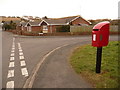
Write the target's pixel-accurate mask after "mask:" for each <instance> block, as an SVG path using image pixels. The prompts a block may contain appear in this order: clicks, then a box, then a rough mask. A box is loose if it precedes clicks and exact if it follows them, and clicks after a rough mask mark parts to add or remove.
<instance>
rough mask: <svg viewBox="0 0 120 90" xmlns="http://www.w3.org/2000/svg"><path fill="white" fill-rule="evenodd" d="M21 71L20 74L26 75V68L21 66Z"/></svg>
mask: <svg viewBox="0 0 120 90" xmlns="http://www.w3.org/2000/svg"><path fill="white" fill-rule="evenodd" d="M21 72H22V75H24V76H25V77H27V76H28V71H27V68H22V69H21Z"/></svg>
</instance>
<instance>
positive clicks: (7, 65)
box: [2, 32, 117, 88]
mask: <svg viewBox="0 0 120 90" xmlns="http://www.w3.org/2000/svg"><path fill="white" fill-rule="evenodd" d="M111 39H113V40H116V39H117V36H112V38H111ZM86 43H91V36H74V37H73V36H72V37H71V36H67V37H66V36H59V37H58V36H44V37H26V36H25V37H24V36H22V37H21V36H17V35H14V34H12V33H9V32H2V87H3V88H22V87H27V86H28V85H27V84H29V85H30V87H35V88H42V87H55V88H57V87H87V86H85V85H83V84H82V86H80V83H79V77H78V76H77V75H76V74H75V73H74V71H73V70H72V69H70V68H71V67H70V65H69V63H68V62H67V61H65V60H64V59H65V57H64V56H67V55H68V53H65V54H64V50H65V52H69V50H72V48H73V47H74V46H76V45H82V44H86ZM59 50H60V51H59ZM62 55H63V56H62ZM45 56H46V57H45ZM53 58H54V59H53ZM43 59H44V62H43V63H42V64H41V68H38V66H37V65H38V64H39V62H42V60H43ZM60 60H61V61H60ZM59 61H60V62H59ZM56 66H57V67H56ZM36 67H37V69H38V72H36V73H35V72H34V71H36V70H35V69H36ZM60 67H63V69H64V70H63V69H62V68H60ZM56 68H59V70H58V69H57V71H56ZM62 70H63V72H62ZM48 71H49V72H48ZM58 71H59V72H58ZM51 72H52V73H51ZM60 72H62V73H60ZM55 73H56V74H55ZM68 74H69V75H70V74H71V76H72V74H73V77H71V76H68ZM33 75H35V76H36V75H37V76H36V77H35V82H34V80H30V82H31V83H28V82H27V81H29V79H30V78H31V77H32V76H33ZM54 75H55V77H54ZM64 75H65V76H64ZM38 76H39V77H38ZM74 76H75V77H74ZM58 77H59V78H58ZM57 78H58V80H57ZM81 79H82V78H80V80H81ZM39 81H40V82H39ZM51 81H52V82H51ZM54 81H55V82H54ZM71 81H73V82H72V83H70V82H71ZM49 82H50V83H51V85H50V84H48V83H49ZM77 82H78V84H76V83H77ZM83 82H84V83H86V82H85V81H84V80H83ZM66 83H67V84H66ZM75 84H76V85H75ZM86 84H88V83H86ZM89 86H90V85H89V84H88V87H89Z"/></svg>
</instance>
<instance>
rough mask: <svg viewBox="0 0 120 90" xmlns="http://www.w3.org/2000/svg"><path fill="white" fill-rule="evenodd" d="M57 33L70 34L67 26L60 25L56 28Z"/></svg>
mask: <svg viewBox="0 0 120 90" xmlns="http://www.w3.org/2000/svg"><path fill="white" fill-rule="evenodd" d="M56 31H57V32H70V26H69V25H62V26H59V27H57V28H56Z"/></svg>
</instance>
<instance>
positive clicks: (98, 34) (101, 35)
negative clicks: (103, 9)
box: [92, 21, 110, 47]
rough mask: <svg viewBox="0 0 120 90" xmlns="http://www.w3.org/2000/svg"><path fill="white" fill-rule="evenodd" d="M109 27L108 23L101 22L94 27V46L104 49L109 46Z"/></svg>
mask: <svg viewBox="0 0 120 90" xmlns="http://www.w3.org/2000/svg"><path fill="white" fill-rule="evenodd" d="M109 26H110V23H109V22H108V21H105V22H100V23H98V24H96V25H95V26H94V27H93V31H92V46H94V47H102V46H107V45H108V42H109Z"/></svg>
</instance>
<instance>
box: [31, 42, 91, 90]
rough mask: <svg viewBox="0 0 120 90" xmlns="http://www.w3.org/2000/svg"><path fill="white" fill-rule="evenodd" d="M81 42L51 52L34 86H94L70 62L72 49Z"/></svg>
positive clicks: (39, 71)
mask: <svg viewBox="0 0 120 90" xmlns="http://www.w3.org/2000/svg"><path fill="white" fill-rule="evenodd" d="M82 43H84V44H88V42H81V43H76V44H72V45H67V46H65V47H62V48H60V49H58V50H56V51H55V52H53V53H52V54H50V55H49V56H48V57H47V58H46V60H45V62H44V63H43V64H42V66H41V68H40V69H39V70H38V73H37V75H36V78H35V81H34V84H33V87H32V88H92V86H91V85H90V83H88V82H86V81H85V80H84V79H83V78H82V77H80V75H77V74H76V73H75V71H74V70H73V69H72V67H71V65H70V63H69V57H70V54H71V52H72V50H73V49H74V48H75V47H77V46H80V45H83V44H82Z"/></svg>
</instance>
